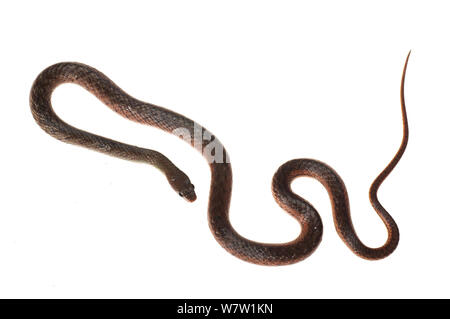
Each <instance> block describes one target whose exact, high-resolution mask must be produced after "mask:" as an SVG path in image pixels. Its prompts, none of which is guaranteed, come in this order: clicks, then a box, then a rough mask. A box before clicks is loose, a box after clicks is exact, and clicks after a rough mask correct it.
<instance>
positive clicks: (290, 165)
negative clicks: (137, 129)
mask: <svg viewBox="0 0 450 319" xmlns="http://www.w3.org/2000/svg"><path fill="white" fill-rule="evenodd" d="M410 54H411V52H409V54H408V56H407V58H406V62H405V64H404V68H403V75H402V80H401V110H402V120H403V139H402V142H401V146H400V148H399V149H398V151H397V153H396V154H395V156H394V158H393V159H392V160H391V162H390V163H389V164H388V165H387V166H386V168H385V169H384V170H383V171H382V172H381V173H380V174H379V175H378V177H377V178H376V179H375V180H374V182H373V183H372V185H371V187H370V190H369V199H370V202H371V204H372V206H373V208H374V210H375V211H376V213H377V214H378V215H379V217H380V218H381V220H382V221H383V223H384V225H385V227H386V229H387V233H388V236H387V240H386V242H385V243H384V244H383V246H381V247H377V248H371V247H368V246H366V245H364V244H363V243H362V242H361V240H360V239H359V237H358V236H357V233H356V231H355V229H354V226H353V224H352V219H351V215H350V205H349V198H348V194H347V190H346V187H345V184H344V182H343V180H342V179H341V177H340V176H339V175H338V173H337V172H335V171H334V170H333V169H332V168H331V167H330V166H329V165H327V164H325V163H323V162H320V161H318V160H315V159H309V158H300V159H294V160H290V161H288V162H286V163H284V164H283V165H281V166H280V167H279V168H278V170H277V171H276V173H275V174H274V176H273V179H272V188H271V189H272V194H273V196H274V198H275V201H276V202H277V203H278V205H279V206H280V207H281V208H282V209H283V210H285V211H286V212H287V213H288V214H290V215H291V216H292V217H293V218H294V219H295V220H296V221H297V222H298V223H299V224H300V227H301V230H300V233H299V235H298V237H297V238H296V239H294V240H292V241H290V242H285V243H265V242H257V241H253V240H250V239H248V238H245V237H243V236H242V235H240V234H239V233H238V232H237V231H236V230H235V229H234V228H233V226H232V225H231V223H230V219H229V211H230V202H231V193H232V182H233V177H232V169H231V163H230V160H229V156H228V153H227V151H226V149H225V147H224V146H223V144H222V143H221V142H220V141H219V139H218V138H217V137H216V136H215V135H213V134H212V133H211V132H210V131H208V130H207V129H206V128H204V127H203V126H201V125H200V124H198V123H196V122H194V121H193V120H191V119H189V118H187V117H185V116H183V115H181V114H178V113H176V112H173V111H171V110H169V109H166V108H164V107H161V106H157V105H154V104H150V103H146V102H142V101H140V100H138V99H135V98H134V97H132V96H130V95H128V94H127V93H126V92H125V91H124V90H122V89H121V88H120V87H119V86H118V85H116V84H115V83H114V82H113V81H112V80H110V79H109V78H108V77H107V76H106V75H104V74H103V73H101V72H100V71H98V70H96V69H95V68H93V67H90V66H88V65H85V64H82V63H77V62H62V63H57V64H54V65H52V66H49V67H47V68H46V69H45V70H43V71H42V72H41V73H40V74H39V75H38V76H37V78H36V79H35V81H34V83H33V85H32V88H31V92H30V99H29V101H30V108H31V112H32V115H33V117H34V119H35V121H36V122H37V124H38V125H39V126H40V127H41V128H42V129H43V130H44V131H45V132H46V133H48V134H50V135H51V136H53V137H54V138H56V139H58V140H60V141H62V142H65V143H70V144H75V145H79V146H83V147H86V148H89V149H92V150H95V151H98V152H101V153H105V154H108V155H111V156H114V157H118V158H121V159H125V160H130V161H136V162H142V163H147V164H150V165H152V166H154V167H156V168H157V169H159V170H160V171H161V172H162V173H163V174H164V175H165V176H166V178H167V180H168V183H169V184H170V186H171V187H172V188H173V189H174V190H175V191H176V192H177V193H178V194H179V196H181V197H182V198H184V199H186V200H187V201H189V202H193V201H195V200H196V198H197V195H196V193H195V189H194V188H195V187H194V185H193V184H192V183H191V181H190V179H189V177H188V176H187V175H186V174H185V173H184V172H183V171H182V170H181V169H179V168H178V167H177V166H176V165H175V164H173V163H172V161H171V160H169V159H168V158H167V157H166V156H165V155H163V154H161V153H160V152H158V151H155V150H151V149H146V148H141V147H138V146H134V145H129V144H125V143H122V142H118V141H115V140H112V139H109V138H106V137H103V136H100V135H96V134H93V133H90V132H86V131H83V130H81V129H78V128H76V127H73V126H71V125H69V124H67V123H66V122H64V121H63V120H62V119H60V118H59V117H58V116H57V114H56V113H55V112H54V110H53V107H52V103H51V97H52V93H53V91H54V90H55V88H57V87H58V86H59V85H61V84H63V83H74V84H77V85H80V86H81V87H83V88H84V89H86V90H87V91H89V92H90V93H92V94H93V95H95V96H96V97H97V98H98V99H99V100H100V101H101V102H103V103H104V104H106V105H107V106H108V107H109V108H111V109H112V110H113V111H115V112H117V113H118V114H120V115H122V116H123V117H125V118H127V119H129V120H132V121H134V122H138V123H141V124H146V125H150V126H153V127H156V128H159V129H161V130H163V131H166V132H168V133H171V134H173V135H176V136H178V137H179V138H182V139H183V140H184V141H186V142H188V143H190V144H191V146H193V147H194V148H195V149H197V150H198V151H200V152H201V153H202V155H203V156H204V157H205V158H206V160H207V162H208V164H209V167H210V171H211V182H210V192H209V201H208V213H207V215H208V224H209V227H210V230H211V232H212V234H213V236H214V238H215V239H216V240H217V242H218V243H219V244H220V245H221V246H222V247H223V248H224V249H226V250H227V251H228V252H229V253H231V254H232V255H234V256H236V257H238V258H240V259H241V260H244V261H247V262H250V263H254V264H258V265H267V266H276V265H288V264H293V263H296V262H299V261H301V260H304V259H305V258H307V257H308V256H310V255H311V254H312V253H313V252H314V251H315V250H316V248H317V247H318V245H319V244H320V242H321V240H322V233H323V224H322V221H321V218H320V215H319V214H318V212H317V211H316V209H315V208H314V207H313V206H312V205H311V204H310V203H309V202H308V201H307V200H305V199H303V198H302V197H301V196H299V195H298V194H296V193H294V192H293V190H292V189H291V184H292V182H293V180H295V179H296V178H299V177H311V178H314V179H316V180H318V181H319V182H320V183H321V184H322V185H323V186H324V187H325V189H326V190H327V193H328V195H329V198H330V202H331V208H332V213H333V220H334V224H335V228H336V231H337V233H338V235H339V237H340V238H341V239H342V241H343V242H344V243H345V244H346V245H347V246H348V247H349V248H350V250H351V251H352V252H353V253H355V254H356V255H357V256H359V257H362V258H364V259H369V260H376V259H382V258H384V257H386V256H388V255H390V254H391V253H392V252H393V251H394V250H395V249H396V247H397V245H398V242H399V230H398V227H397V224H396V222H395V221H394V219H393V218H392V217H391V215H390V214H389V213H388V212H387V211H386V209H385V208H384V207H383V206H382V205H381V204H380V202H379V200H378V197H377V192H378V189H379V187H380V185H381V184H382V182H383V181H384V180H385V178H386V177H387V176H388V175H389V174H390V173H391V171H392V170H393V169H394V167H395V166H396V165H397V163H398V162H399V160H400V158H401V157H402V155H403V153H404V151H405V149H406V145H407V142H408V121H407V115H406V107H405V97H404V84H405V73H406V69H407V65H408V60H409V56H410Z"/></svg>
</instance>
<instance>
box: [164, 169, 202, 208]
mask: <svg viewBox="0 0 450 319" xmlns="http://www.w3.org/2000/svg"><path fill="white" fill-rule="evenodd" d="M167 180H168V181H169V184H170V186H172V188H173V189H174V190H175V191H176V192H177V193H178V195H180V196H181V197H183V198H184V199H185V200H187V201H188V202H193V201H195V200H196V199H197V195H196V194H195V190H194V188H195V187H194V185H192V183H191V181H190V180H189V177H187V175H186V174H184V173H183V172H182V171H177V172H176V173H175V174H173V175H171V176H168V177H167Z"/></svg>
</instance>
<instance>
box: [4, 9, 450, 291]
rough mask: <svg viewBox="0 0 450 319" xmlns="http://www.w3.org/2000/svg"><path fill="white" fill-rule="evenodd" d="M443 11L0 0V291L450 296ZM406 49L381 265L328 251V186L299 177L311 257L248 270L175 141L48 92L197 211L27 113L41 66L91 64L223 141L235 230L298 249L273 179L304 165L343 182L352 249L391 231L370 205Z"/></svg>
mask: <svg viewBox="0 0 450 319" xmlns="http://www.w3.org/2000/svg"><path fill="white" fill-rule="evenodd" d="M449 9H450V5H448V1H426V2H425V1H421V2H418V1H376V2H369V1H314V2H313V1H226V2H219V1H158V2H150V1H127V2H126V4H125V2H116V1H95V2H94V1H76V2H75V1H73V2H68V1H14V2H2V4H1V5H0V30H1V39H0V41H1V51H0V55H1V59H0V88H1V102H0V103H1V110H2V115H1V117H0V124H1V125H0V130H1V132H0V133H1V136H2V138H1V140H2V155H1V157H0V160H1V166H0V167H1V168H0V169H1V171H0V173H1V183H0V193H1V200H0V260H1V261H0V297H3V298H5V297H42V298H50V297H59V298H69V297H75V298H82V297H84V298H100V297H101V298H112V297H114V298H201V297H204V298H215V297H234V298H244V297H248V298H259V297H267V298H271V297H273V298H369V297H374V298H409V297H425V298H427V297H447V298H448V297H450V293H449V290H448V286H449V284H450V278H449V273H448V269H449V267H450V252H449V249H448V243H449V242H450V232H449V231H448V229H449V225H450V214H449V205H448V192H449V185H448V182H447V180H448V179H449V178H450V169H449V168H448V163H449V160H450V153H449V150H448V138H449V136H450V129H449V128H448V123H449V118H450V105H449V103H450V96H449V94H448V92H449V89H450V80H449V74H450V62H449V56H450V46H449V42H448V38H449V31H450V19H449V16H448V14H449ZM410 49H412V50H413V51H412V54H411V59H410V64H409V69H408V72H407V78H406V88H405V89H406V100H407V109H408V115H409V122H410V131H411V135H410V143H409V145H408V148H407V150H406V153H405V155H404V157H403V159H402V160H401V161H400V163H399V165H398V167H397V168H396V169H395V170H394V172H393V173H392V174H391V176H389V178H388V179H387V180H386V182H385V183H384V184H383V186H382V187H381V189H380V192H379V198H380V201H381V202H382V204H383V205H384V206H385V207H386V208H387V209H388V210H389V212H390V213H391V214H392V216H393V217H394V219H395V220H396V221H397V223H398V225H399V228H400V234H401V238H400V243H399V246H398V249H397V250H396V251H395V252H394V253H393V254H392V255H391V256H389V257H388V258H386V259H384V260H381V261H366V260H363V259H361V258H359V257H357V256H356V255H354V254H353V253H352V252H351V251H350V250H349V249H348V248H347V247H346V246H345V245H344V244H343V242H342V241H341V240H340V238H339V237H338V236H337V234H336V232H335V230H334V225H333V220H332V214H331V207H330V204H329V199H328V196H327V193H326V191H325V189H324V188H323V187H322V186H321V185H320V184H319V183H318V182H316V181H314V180H309V179H305V178H304V179H299V180H297V181H295V182H294V185H293V188H294V190H295V191H296V192H297V193H298V194H301V195H302V196H303V197H305V198H306V199H308V200H309V201H310V202H311V203H313V204H314V206H315V207H316V208H317V210H318V211H319V212H320V214H321V216H322V219H323V223H324V234H323V239H322V243H321V245H320V246H319V247H318V249H317V250H316V252H315V253H314V254H313V255H312V256H310V257H309V258H307V259H306V260H304V261H302V262H300V263H297V264H294V265H291V266H284V267H264V266H256V265H253V264H249V263H246V262H243V261H241V260H239V259H237V258H235V257H233V256H231V255H230V254H228V253H227V252H226V251H225V250H224V249H222V248H221V247H220V246H219V245H218V244H217V243H216V241H215V240H214V238H213V236H212V234H211V233H210V230H209V228H208V224H207V218H206V209H207V198H208V190H209V183H210V175H209V168H208V165H207V163H206V162H205V160H204V159H203V158H202V157H201V156H200V154H198V153H197V152H196V151H194V150H193V149H192V148H191V147H190V146H189V145H187V144H185V143H183V142H181V141H180V140H179V139H178V138H176V137H173V136H171V135H169V134H166V133H163V132H161V131H159V130H157V129H155V128H151V127H146V126H143V125H139V124H136V123H132V122H130V121H128V120H126V119H123V118H122V117H120V116H119V115H117V114H115V113H114V112H112V111H111V110H110V109H108V108H107V107H106V106H104V105H103V104H102V103H101V102H99V101H98V100H96V99H95V97H93V96H92V95H90V94H89V93H87V92H86V91H84V90H83V89H82V88H80V87H78V86H75V85H64V86H61V87H60V88H58V89H57V90H56V91H55V94H54V96H53V104H54V107H55V110H56V112H57V113H58V114H59V115H60V117H61V118H63V119H64V120H65V121H67V122H68V123H70V124H72V125H74V126H77V127H79V128H82V129H85V130H88V131H91V132H95V133H97V134H101V135H104V136H107V137H110V138H113V139H117V140H120V141H123V142H127V143H130V144H135V145H139V146H142V147H147V148H151V149H156V150H158V151H160V152H162V153H163V154H165V155H167V156H168V157H169V158H170V159H171V160H172V161H173V162H174V163H175V164H176V165H178V166H179V167H180V168H181V169H182V170H184V171H185V172H186V173H187V174H188V175H189V176H190V178H191V180H192V181H193V183H194V184H195V186H196V191H197V194H198V200H197V201H196V202H195V203H193V204H190V203H187V202H185V201H184V200H183V199H181V198H180V197H179V196H178V195H177V194H176V193H175V192H173V190H172V189H171V188H170V186H169V185H168V183H167V181H166V179H165V177H164V176H163V175H162V174H161V173H160V172H159V171H157V170H156V169H154V168H152V167H149V166H146V165H144V164H136V163H132V162H127V161H123V160H120V159H116V158H112V157H108V156H105V155H103V154H99V153H96V152H93V151H90V150H86V149H83V148H81V147H76V146H73V145H68V144H64V143H61V142H59V141H57V140H56V139H54V138H52V137H50V136H49V135H47V134H45V133H44V131H42V130H41V129H40V128H39V127H38V126H37V125H36V123H35V122H34V120H33V118H32V116H31V112H30V110H29V105H28V94H29V90H30V88H31V85H32V82H33V80H34V78H35V77H36V76H37V75H38V74H39V72H40V71H41V70H43V69H44V68H45V67H47V66H49V65H51V64H54V63H57V62H62V61H78V62H83V63H86V64H89V65H91V66H93V67H95V68H97V69H99V70H101V71H102V72H103V73H105V74H106V75H108V76H109V77H110V78H111V79H112V80H113V81H115V82H116V83H117V84H118V85H119V86H121V87H122V88H123V89H124V90H125V91H126V92H128V93H130V94H131V95H132V96H134V97H136V98H138V99H141V100H144V101H147V102H151V103H154V104H158V105H161V106H165V107H167V108H170V109H172V110H174V111H177V112H179V113H182V114H184V115H186V116H188V117H190V118H192V119H194V120H196V121H197V122H199V123H201V124H203V125H205V126H206V127H207V128H209V129H210V130H211V131H212V132H213V133H215V134H216V135H217V136H218V137H219V138H220V139H221V141H222V142H223V143H224V145H225V146H226V147H227V148H228V150H229V152H230V156H231V163H232V165H233V170H234V171H233V172H234V189H233V199H232V205H231V220H232V224H233V225H234V227H235V228H236V229H237V231H238V232H239V233H241V234H243V235H244V236H246V237H248V238H250V239H253V240H258V241H265V242H284V241H289V240H291V239H293V238H295V237H296V236H297V234H298V232H299V231H300V228H299V226H298V225H297V223H296V222H295V221H294V220H293V219H292V218H291V217H290V216H289V215H287V214H286V213H284V212H283V211H282V210H281V209H280V208H279V207H278V206H277V205H276V203H275V201H274V200H273V198H272V196H271V192H270V182H271V178H272V175H273V173H274V172H275V170H276V169H277V168H278V166H279V165H281V164H282V163H284V162H285V161H287V160H290V159H293V158H301V157H309V158H316V159H320V160H321V161H324V162H326V163H328V164H329V165H331V166H332V167H333V168H334V169H335V170H336V171H338V172H339V174H340V175H341V177H342V178H343V180H344V181H345V183H346V185H347V187H348V191H349V195H350V202H351V207H352V217H353V221H354V225H355V228H356V230H357V232H358V235H359V236H360V237H361V239H362V240H363V242H364V243H366V244H367V245H370V246H380V245H382V244H383V243H384V241H385V239H386V231H385V228H384V226H383V224H382V222H381V221H380V220H379V218H378V216H377V215H376V214H375V212H374V211H373V210H372V208H371V206H370V204H369V201H368V196H367V194H368V189H369V186H370V184H371V182H372V180H373V179H374V178H375V176H376V175H377V174H378V173H379V172H380V171H381V170H382V169H383V168H384V167H385V165H386V164H387V163H388V162H389V161H390V160H391V158H392V157H393V155H394V154H395V152H396V151H397V148H398V146H399V145H400V141H401V134H402V128H401V112H400V103H399V101H400V95H399V88H400V78H401V72H402V68H403V63H404V60H405V58H406V55H407V53H408V51H409V50H410Z"/></svg>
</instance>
